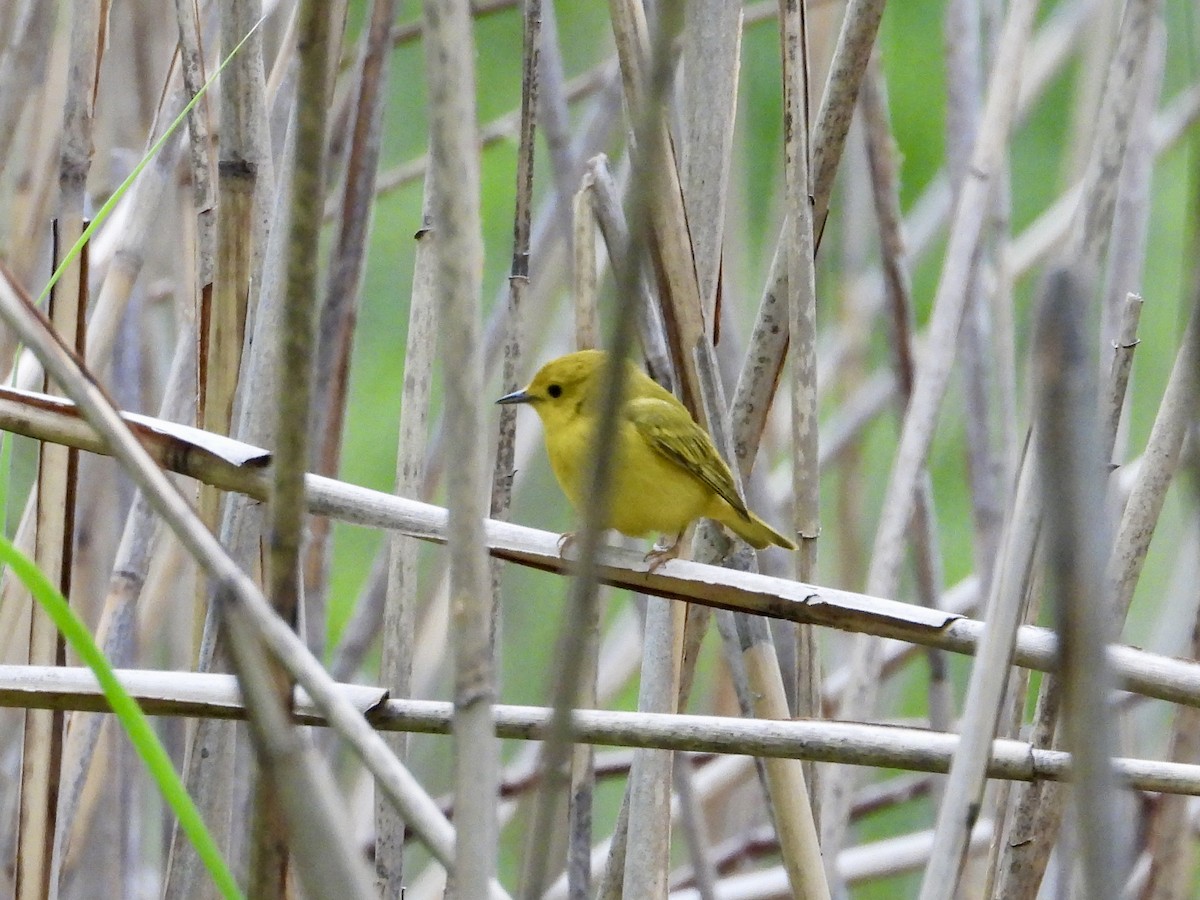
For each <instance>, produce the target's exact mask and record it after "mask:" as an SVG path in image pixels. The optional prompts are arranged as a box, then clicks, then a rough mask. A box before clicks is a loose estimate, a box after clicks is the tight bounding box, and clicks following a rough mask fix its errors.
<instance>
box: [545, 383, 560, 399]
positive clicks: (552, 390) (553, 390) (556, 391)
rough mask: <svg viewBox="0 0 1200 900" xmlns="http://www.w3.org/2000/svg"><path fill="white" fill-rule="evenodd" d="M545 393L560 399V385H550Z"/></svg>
mask: <svg viewBox="0 0 1200 900" xmlns="http://www.w3.org/2000/svg"><path fill="white" fill-rule="evenodd" d="M546 393H547V394H549V395H550V396H551V397H554V398H558V397H561V396H562V385H561V384H552V385H550V387H548V388H546Z"/></svg>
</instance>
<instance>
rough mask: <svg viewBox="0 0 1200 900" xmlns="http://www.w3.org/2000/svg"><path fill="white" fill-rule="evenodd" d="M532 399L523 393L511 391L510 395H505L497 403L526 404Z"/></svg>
mask: <svg viewBox="0 0 1200 900" xmlns="http://www.w3.org/2000/svg"><path fill="white" fill-rule="evenodd" d="M532 399H533V397H531V396H530V395H529V394H527V393H526V392H525V391H513V392H512V393H511V394H505V395H504V396H503V397H501V398H500V399H499V400H497V401H496V402H497V403H528V402H530V401H531V400H532Z"/></svg>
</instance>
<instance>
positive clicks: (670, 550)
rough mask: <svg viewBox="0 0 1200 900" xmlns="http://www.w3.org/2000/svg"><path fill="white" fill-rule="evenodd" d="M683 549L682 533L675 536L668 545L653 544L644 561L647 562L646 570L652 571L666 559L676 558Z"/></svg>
mask: <svg viewBox="0 0 1200 900" xmlns="http://www.w3.org/2000/svg"><path fill="white" fill-rule="evenodd" d="M682 551H683V535H679V537H677V538H675V540H674V542H672V543H671V544H670V545H669V546H665V547H664V546H662V545H661V544H655V545H654V547H653V549H651V551H650V552H649V553H647V554H646V557H645V561H646V563H647V564H648V569H647V571H648V572H654V571H656V570H657V569H658V567H659V566H661V565H662V564H663V563H665V562H667V560H671V559H678V558H679V555H680V553H681V552H682Z"/></svg>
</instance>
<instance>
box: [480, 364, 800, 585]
mask: <svg viewBox="0 0 1200 900" xmlns="http://www.w3.org/2000/svg"><path fill="white" fill-rule="evenodd" d="M606 359H607V354H605V353H604V352H603V351H600V350H581V351H579V352H578V353H569V354H567V355H566V356H560V357H559V358H558V359H554V360H551V361H550V362H548V363H546V365H544V366H542V368H541V370H540V371H539V372H538V373H537V374H536V375H534V376H533V380H532V381H531V382H529V385H528V386H527V387H526V388H525V389H524V390H520V391H516V392H515V393H512V394H508V395H506V396H504V397H501V398H500V399H499V400H498V401H496V402H497V403H528V404H529V405H530V406H532V407H533V409H534V410H535V411H536V412H537V414H538V415H539V416H540V417H541V419H542V427H543V429H544V430H545V433H546V453H547V455H548V456H549V457H550V466H551V468H552V469H553V470H554V475H555V477H556V478H557V479H558V483H559V486H560V487H562V489H563V493H565V494H566V495H567V499H568V500H570V501H571V504H572V505H573V506H574V507H575V508H576V509H578V508H579V507H580V505H581V501H582V499H583V494H584V491H585V490H587V484H586V483H585V482H586V479H587V476H588V473H587V465H588V459H589V457H590V455H591V448H592V445H593V440H594V434H595V430H596V422H597V420H598V418H599V415H600V402H601V394H602V384H601V381H602V377H603V370H604V366H605V361H606ZM627 365H628V367H629V370H628V374H627V376H626V382H625V400H624V402H623V403H622V404H621V408H620V411H619V412H618V413H617V422H616V427H617V434H616V436H615V439H614V441H613V448H614V451H615V453H616V454H617V456H616V459H615V460H614V465H613V470H612V471H613V474H612V487H611V490H612V497H611V501H610V503H609V514H608V521H607V522H606V523H605V525H606V527H609V528H615V529H617V531H620V532H621V533H623V534H627V535H629V536H630V537H641V536H644V535H646V534H649V533H652V532H658V533H660V534H663V535H675V542H674V543H673V544H672V545H671V546H670V547H667V548H663V549H656V550H655V551H652V552H651V553H650V554H648V555H647V557H646V559H647V560H651V561H652V565H651V568H652V569H653V568H655V567H657V566H658V565H661V564H662V563H663V562H665V561H666V560H667V559H670V558H671V557H673V556H678V555H679V542H680V539H681V538H682V536H683V532H684V531H685V530H686V529H687V527H688V526H689V525H690V524H691V523H692V522H694V521H695V520H696V519H698V518H701V517H705V518H709V519H715V520H716V521H718V522H720V523H721V524H722V525H724V526H725V527H727V528H729V529H730V530H731V531H733V532H734V533H735V534H737V535H738V536H740V537H741V538H742V539H743V540H745V541H746V542H747V543H748V544H750V546H752V547H755V548H757V549H762V548H763V547H766V546H767V545H768V544H777V545H779V546H780V547H786V548H787V549H789V550H794V549H796V545H795V544H793V543H792V542H791V541H789V540H788V539H787V538H785V537H784V536H783V535H781V534H779V533H778V532H777V531H775V530H774V529H773V528H771V526H770V525H768V524H767V523H766V522H764V521H763V520H762V519H760V518H759V517H758V516H756V515H754V513H752V512H750V510H748V509H747V508H746V504H745V502H744V501H743V500H742V498H741V497H739V496H738V493H737V488H736V487H735V486H734V483H733V476H732V474H731V473H730V471H729V466H727V465H726V464H725V460H723V459H722V458H721V455H720V454H719V453H718V452H717V448H716V447H714V446H713V443H712V440H711V439H710V438H709V436H708V435H707V434H706V433H705V431H704V429H702V428H701V427H700V426H699V425H697V424H696V422H695V421H694V420H693V419H692V417H691V415H690V414H689V413H688V411H687V409H686V407H684V405H683V404H682V403H680V402H679V401H678V400H676V399H675V397H674V396H673V395H672V394H671V393H670V391H667V390H666V389H664V388H663V387H661V386H660V385H659V384H657V383H656V382H655V381H654V380H653V379H651V378H650V377H649V376H647V375H645V374H644V373H643V372H642V371H641V370H640V369H638V368H637V367H636V366H634V365H633V364H632V363H627ZM568 539H569V536H568Z"/></svg>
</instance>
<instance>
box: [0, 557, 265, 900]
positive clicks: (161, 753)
mask: <svg viewBox="0 0 1200 900" xmlns="http://www.w3.org/2000/svg"><path fill="white" fill-rule="evenodd" d="M0 563H7V564H8V565H9V566H10V567H11V568H12V571H13V573H14V574H15V575H16V576H17V577H18V578H20V579H21V581H22V583H24V585H25V586H26V587H27V588H29V590H30V591H31V592H32V593H33V596H34V598H35V599H36V600H37V601H38V603H39V604H41V607H42V609H44V610H45V611H46V613H47V614H48V615H49V616H50V618H51V619H52V620H53V621H54V624H55V625H56V626H57V627H58V630H59V631H60V632H61V633H62V635H63V637H64V638H66V640H67V643H69V644H70V645H71V649H73V650H74V651H75V652H76V653H77V654H78V655H79V658H80V659H82V660H83V661H84V663H85V664H86V665H87V666H88V667H89V668H90V669H91V670H92V671H93V672H95V673H96V680H97V681H98V682H99V683H100V688H101V690H103V691H104V696H105V697H106V698H107V699H108V703H109V706H111V707H112V711H113V712H114V713H116V716H117V718H118V719H119V720H120V722H121V726H122V727H123V728H124V729H125V733H126V734H128V735H129V740H130V742H131V743H132V744H133V748H134V750H136V751H137V753H138V755H139V756H140V757H141V758H142V760H143V761H144V762H145V764H146V768H147V769H149V770H150V774H151V775H152V776H153V778H154V780H155V782H156V783H157V784H158V788H159V790H160V791H162V795H163V799H165V800H166V801H167V804H168V805H169V806H170V807H171V809H172V810H173V811H174V813H175V815H176V816H177V817H178V818H179V825H180V827H181V828H182V829H183V831H184V833H185V834H186V835H187V836H188V839H189V840H190V841H191V842H192V845H193V846H194V847H195V848H196V854H197V855H198V856H199V857H200V860H201V862H203V863H204V866H205V868H207V869H208V871H209V874H210V875H211V876H212V879H213V882H214V883H215V884H216V886H217V889H218V890H219V891H220V892H221V895H222V896H223V897H226V898H240V897H241V896H242V893H241V891H240V890H239V889H238V886H237V881H236V880H235V879H234V877H233V873H232V872H231V871H230V869H229V866H228V865H227V864H226V862H225V858H224V857H223V856H222V855H221V850H220V848H219V847H217V843H216V841H215V840H213V837H212V834H210V833H209V831H208V828H207V827H206V826H205V824H204V820H203V819H201V818H200V811H199V810H198V809H197V808H196V804H195V803H194V802H193V801H192V798H191V797H190V796H189V795H188V792H187V790H186V789H185V788H184V786H183V781H182V780H181V779H180V777H179V773H177V772H176V771H175V766H174V765H173V764H172V762H171V757H170V756H168V755H167V751H166V749H165V748H164V747H163V745H162V742H161V741H159V739H158V735H156V734H155V733H154V729H153V728H151V727H150V722H149V720H147V718H146V715H145V713H143V712H142V710H141V707H139V706H138V704H137V701H136V700H134V699H133V697H131V696H130V695H129V693H128V692H127V691H126V690H125V688H123V687H122V686H121V683H120V682H119V681H118V680H117V676H116V674H115V673H114V672H113V669H112V666H111V665H109V662H108V659H107V658H106V657H105V656H104V653H103V652H102V651H101V650H100V648H99V647H98V646H96V642H95V641H94V640H92V636H91V634H90V633H89V632H88V630H87V627H86V626H85V625H84V624H83V622H82V621H80V619H79V617H78V616H76V615H75V613H74V612H73V611H72V610H71V607H70V606H69V605H68V603H67V601H66V599H65V598H64V597H63V595H62V594H61V593H59V591H58V589H57V588H55V587H54V585H53V584H52V583H51V582H50V579H48V578H47V577H46V576H45V574H44V573H43V572H42V571H41V570H40V569H39V568H38V567H37V566H36V565H35V564H34V563H33V561H32V560H30V559H29V558H28V557H27V556H25V555H24V554H22V553H21V552H20V551H19V550H17V548H16V547H15V546H14V545H13V544H12V542H11V541H9V540H8V538H6V537H4V536H3V535H0Z"/></svg>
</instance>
